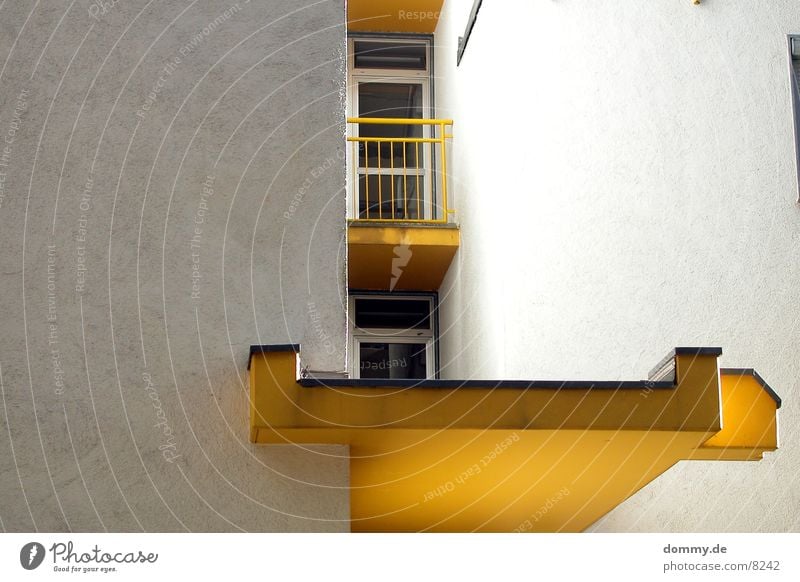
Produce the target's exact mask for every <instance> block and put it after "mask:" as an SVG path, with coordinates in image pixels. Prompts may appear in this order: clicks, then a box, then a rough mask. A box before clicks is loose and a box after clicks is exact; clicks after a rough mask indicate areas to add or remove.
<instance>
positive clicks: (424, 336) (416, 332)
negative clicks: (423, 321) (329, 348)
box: [348, 293, 437, 380]
mask: <svg viewBox="0 0 800 582" xmlns="http://www.w3.org/2000/svg"><path fill="white" fill-rule="evenodd" d="M356 299H381V300H401V299H413V300H415V301H420V300H426V301H428V305H429V308H430V311H429V320H428V321H430V329H406V330H402V329H393V328H360V327H356V323H355V322H356ZM348 302H349V305H348V308H349V312H350V313H351V314H352V317H351V318H350V321H349V323H348V328H349V329H348V331H349V332H350V350H351V351H350V353H351V354H353V357H352V358H351V363H350V377H351V378H355V379H358V378H361V344H362V343H393V344H421V343H424V344H425V368H426V370H425V377H426V378H427V379H429V380H432V379H434V378H435V377H436V367H437V363H436V348H435V342H436V333H437V330H436V320H435V316H436V311H435V309H436V302H435V298H434V296H433V295H395V294H391V295H388V294H382V293H368V294H367V293H353V294H352V295H350V296H349V297H348Z"/></svg>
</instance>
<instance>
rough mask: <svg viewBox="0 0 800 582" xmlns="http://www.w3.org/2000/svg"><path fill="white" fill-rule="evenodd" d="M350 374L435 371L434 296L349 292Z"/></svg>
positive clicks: (417, 375) (396, 375) (413, 375)
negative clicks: (351, 355)
mask: <svg viewBox="0 0 800 582" xmlns="http://www.w3.org/2000/svg"><path fill="white" fill-rule="evenodd" d="M350 313H351V315H352V317H351V333H352V352H351V353H352V354H353V358H352V362H353V363H352V370H351V373H352V374H351V375H352V377H353V378H391V379H400V380H411V379H424V378H434V377H435V375H436V353H435V337H436V318H435V296H433V295H428V294H420V295H380V294H375V295H366V294H365V295H357V294H356V295H351V296H350Z"/></svg>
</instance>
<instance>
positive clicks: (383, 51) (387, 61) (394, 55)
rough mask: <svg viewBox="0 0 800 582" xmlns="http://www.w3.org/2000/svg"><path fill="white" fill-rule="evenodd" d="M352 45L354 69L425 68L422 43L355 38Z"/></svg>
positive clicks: (418, 69)
mask: <svg viewBox="0 0 800 582" xmlns="http://www.w3.org/2000/svg"><path fill="white" fill-rule="evenodd" d="M354 45H355V47H354V48H355V67H356V69H411V70H416V71H424V70H425V68H426V55H425V52H426V51H425V45H424V44H411V43H393V42H375V41H366V40H357V41H355V43H354Z"/></svg>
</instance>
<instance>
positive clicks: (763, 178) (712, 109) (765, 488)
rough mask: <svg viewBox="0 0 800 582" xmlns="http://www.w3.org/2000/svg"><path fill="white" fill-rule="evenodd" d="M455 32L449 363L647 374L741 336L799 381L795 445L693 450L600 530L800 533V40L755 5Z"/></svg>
mask: <svg viewBox="0 0 800 582" xmlns="http://www.w3.org/2000/svg"><path fill="white" fill-rule="evenodd" d="M471 4H472V2H471V0H446V2H445V7H444V12H443V14H442V17H441V19H440V22H439V27H438V29H437V33H436V35H437V36H436V44H437V50H436V65H437V71H436V74H437V78H436V89H437V114H438V115H439V116H441V117H453V118H455V127H454V131H455V140H454V145H453V152H454V160H453V163H452V171H453V179H454V182H455V186H454V190H455V201H454V203H455V206H456V208H457V210H458V217H459V220H460V221H461V225H462V237H463V238H462V246H461V249H460V252H459V255H458V257H457V260H456V263H455V264H454V267H453V268H451V271H450V273H449V275H448V278H447V280H446V282H445V285H444V287H443V289H442V293H441V298H442V311H443V314H442V321H441V323H442V329H443V330H444V333H443V343H442V347H441V349H442V361H443V364H444V365H445V369H444V374H445V375H446V376H447V377H462V378H464V377H465V378H473V377H506V378H541V379H578V378H596V379H637V378H642V377H645V376H646V374H647V371H648V370H649V368H650V367H651V366H652V365H654V364H655V363H656V362H657V361H658V360H659V358H660V357H661V356H663V355H664V354H665V353H666V352H667V351H668V350H669V349H671V348H672V347H674V346H676V345H698V346H717V345H719V346H722V347H723V349H724V354H723V356H722V358H721V360H720V362H721V364H722V365H723V366H731V367H740V366H742V367H743V366H748V367H749V366H752V367H755V368H756V369H757V370H758V371H759V373H761V375H762V376H763V377H764V378H765V379H766V380H767V381H768V382H770V384H771V385H772V386H773V387H774V388H775V389H776V390H777V391H778V392H779V394H780V395H781V396H782V397H783V399H784V406H783V408H782V409H781V411H780V413H779V422H780V439H781V449H780V450H779V451H778V452H776V453H774V454H768V455H767V457H766V458H765V459H764V460H763V461H762V462H759V463H732V462H730V463H699V462H698V463H681V464H679V465H678V466H676V467H674V468H673V469H671V470H670V471H669V472H668V473H667V474H665V475H664V476H662V477H661V478H659V479H658V480H657V481H656V482H655V483H653V484H651V485H649V486H648V487H646V488H645V489H644V490H642V491H641V492H639V493H638V494H636V495H634V496H633V497H632V498H631V499H629V500H628V501H627V502H625V503H623V504H622V505H621V506H620V507H619V508H617V509H616V510H615V511H613V512H611V514H610V515H608V516H607V517H605V518H604V519H602V520H601V521H600V522H599V523H598V524H596V526H595V527H594V529H596V530H598V531H609V530H614V531H631V530H633V531H703V530H722V531H797V530H798V529H800V494H798V487H797V467H798V466H799V465H800V442H799V441H800V438H798V437H799V436H800V435H799V434H798V430H797V425H798V420H800V419H798V409H797V404H796V398H797V395H798V390H799V389H800V387H799V386H798V378H799V377H800V365H798V361H797V357H796V346H797V345H798V342H800V332H799V328H798V312H797V305H798V293H800V291H798V290H799V289H800V262H798V260H797V254H798V251H799V250H800V210H799V209H798V205H797V197H798V193H797V174H796V169H795V162H794V160H795V154H794V143H793V136H792V115H791V106H790V93H789V77H788V56H787V40H786V35H787V34H788V33H792V32H795V33H796V32H800V8H798V5H797V3H796V2H794V1H790V0H782V1H779V2H774V3H771V4H770V6H769V7H767V6H764V5H761V4H754V3H750V2H724V1H721V0H707V1H704V2H703V3H702V4H700V5H699V6H695V5H693V4H692V3H691V2H690V1H689V0H671V1H669V2H656V3H653V2H588V1H577V2H528V1H522V0H520V1H507V2H484V4H483V7H482V9H481V11H480V14H479V16H478V20H477V23H476V25H475V28H474V30H473V33H472V37H471V38H470V40H469V45H468V48H467V51H466V54H465V56H464V59H463V61H462V63H461V66H459V67H458V68H456V66H455V54H456V42H457V38H458V36H459V35H461V34H463V30H464V26H465V23H466V19H467V15H468V13H469V9H470V6H471Z"/></svg>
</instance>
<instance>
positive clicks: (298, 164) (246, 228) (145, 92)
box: [0, 0, 349, 531]
mask: <svg viewBox="0 0 800 582" xmlns="http://www.w3.org/2000/svg"><path fill="white" fill-rule="evenodd" d="M344 50H345V31H344V2H343V0H327V1H317V2H302V3H298V2H294V1H291V0H270V1H268V2H255V1H253V2H248V1H247V0H239V2H238V3H236V2H227V1H209V2H194V1H180V2H152V1H151V2H147V1H145V0H120V1H118V2H111V1H108V2H103V3H100V2H96V3H95V2H89V1H87V0H77V1H76V2H72V3H66V2H54V1H49V0H48V1H43V2H34V1H33V0H29V1H27V0H26V1H14V2H4V3H0V140H3V142H2V143H0V241H2V246H1V247H0V277H2V278H1V279H0V328H1V329H2V333H0V375H1V376H2V385H1V387H2V408H0V527H1V528H2V529H4V530H10V531H19V530H43V531H64V530H78V531H80V530H101V531H102V530H110V531H138V530H147V531H152V530H177V531H183V530H193V531H219V530H232V531H237V530H267V531H275V530H324V531H341V530H348V529H349V524H348V517H349V506H348V493H347V489H346V487H347V485H348V469H347V467H348V460H347V449H346V448H345V447H309V448H302V449H301V448H300V447H290V446H274V447H265V446H258V447H256V446H252V445H250V444H249V443H248V433H247V422H248V415H249V408H248V377H247V372H246V364H247V354H248V347H249V345H250V344H252V343H286V342H296V343H302V344H303V347H304V352H303V355H304V360H305V364H306V365H308V366H309V367H310V368H311V369H314V370H320V371H330V372H335V371H340V370H343V369H344V366H345V364H344V343H345V334H344V330H345V327H346V325H345V322H346V320H345V311H344V299H343V297H344V289H345V284H344V256H343V253H342V249H343V248H344V247H343V241H344V224H345V221H344V216H345V195H344V182H345V172H344V167H343V163H342V162H341V161H340V160H341V157H342V154H343V143H344V142H343V139H342V135H343V132H344V112H343V106H342V103H343V100H342V95H341V93H342V88H343V86H344V73H343V68H344V60H343V55H344ZM337 160H339V161H338V162H337Z"/></svg>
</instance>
